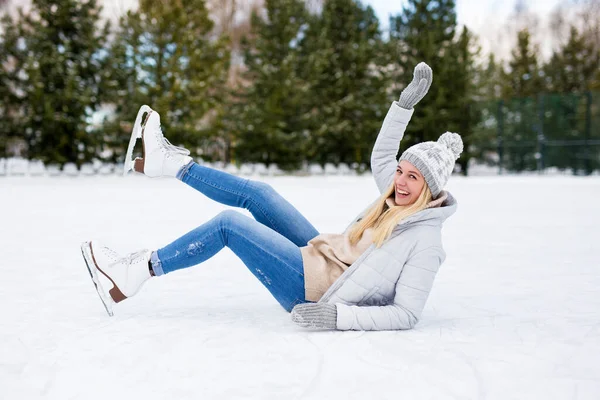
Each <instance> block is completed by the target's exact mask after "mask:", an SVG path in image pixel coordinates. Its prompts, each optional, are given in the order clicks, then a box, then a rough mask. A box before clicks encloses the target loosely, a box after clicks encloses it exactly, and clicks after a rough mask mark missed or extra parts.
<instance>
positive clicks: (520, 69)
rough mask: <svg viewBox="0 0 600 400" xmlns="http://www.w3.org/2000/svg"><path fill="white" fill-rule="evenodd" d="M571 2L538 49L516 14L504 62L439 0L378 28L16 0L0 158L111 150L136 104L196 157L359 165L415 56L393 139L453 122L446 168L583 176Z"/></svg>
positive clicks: (5, 25)
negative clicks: (545, 53) (420, 69)
mask: <svg viewBox="0 0 600 400" xmlns="http://www.w3.org/2000/svg"><path fill="white" fill-rule="evenodd" d="M577 3H578V7H579V8H578V9H580V10H581V14H580V16H581V17H582V18H580V19H577V18H575V19H573V21H567V20H566V19H561V18H559V17H560V16H561V15H562V14H561V13H558V14H556V16H557V17H556V18H555V19H554V20H553V23H554V24H555V31H556V32H562V34H561V35H559V37H560V38H562V40H558V41H557V42H556V46H555V49H554V51H553V54H552V56H551V57H550V58H548V59H547V60H543V59H542V57H541V53H540V49H539V45H537V44H536V43H534V41H533V40H532V35H531V32H530V25H529V24H527V23H526V22H525V23H523V24H522V25H521V26H516V27H515V29H514V30H513V31H514V32H513V34H514V35H515V38H514V39H515V46H514V48H513V50H512V52H511V54H510V56H509V57H508V58H507V59H506V60H503V59H500V58H499V57H497V56H496V55H495V53H496V52H495V51H494V50H493V49H492V51H490V52H489V54H490V55H489V56H483V55H482V52H481V49H480V46H479V43H478V39H477V38H476V37H475V36H474V35H473V33H472V32H470V31H469V30H468V29H467V28H466V27H459V26H458V25H457V21H456V7H455V1H454V0H435V1H434V0H409V1H408V2H407V3H406V5H405V7H404V8H403V10H402V11H401V12H400V14H399V15H396V16H393V17H391V18H390V23H389V30H388V31H386V32H382V29H381V25H380V21H378V19H377V17H376V15H375V13H374V11H373V9H372V8H371V7H368V6H364V5H363V4H361V3H360V2H358V1H354V0H324V1H301V0H265V1H263V2H256V3H253V2H251V1H241V0H222V1H217V0H214V1H208V2H207V1H204V0H185V1H184V0H171V1H167V0H164V1H159V0H140V2H139V7H137V8H136V9H135V10H134V11H129V12H127V13H126V14H125V15H124V16H122V18H120V20H119V21H118V22H117V23H116V24H112V25H111V24H110V23H109V22H107V21H105V20H103V19H102V18H101V16H100V11H101V6H100V5H99V4H98V2H97V1H95V0H88V1H83V0H79V1H77V0H33V1H32V5H31V7H29V8H28V9H27V10H26V11H24V10H23V9H20V10H19V11H18V13H17V14H16V15H13V16H9V15H8V14H6V15H5V16H4V18H3V19H2V21H1V23H0V157H9V156H13V155H20V156H22V157H25V158H28V159H37V160H41V161H43V162H45V163H49V164H58V165H63V164H65V163H67V162H73V163H76V164H77V165H81V164H83V163H86V162H90V161H92V160H101V161H107V162H121V161H122V160H123V157H124V152H125V149H126V146H127V142H128V140H129V135H130V132H131V123H132V122H133V120H134V119H135V116H136V112H137V109H138V108H139V106H140V105H142V104H148V105H151V106H152V107H153V108H154V109H156V110H157V111H159V113H160V114H161V119H162V126H163V130H164V131H165V132H166V134H167V137H168V138H169V140H170V141H171V142H173V143H174V144H180V145H183V146H186V147H188V148H189V149H190V150H191V151H192V153H193V155H195V156H197V157H202V158H203V159H205V160H207V161H223V162H229V163H238V164H239V163H247V162H250V163H264V164H266V165H271V164H275V165H277V166H278V167H279V168H281V169H284V170H292V169H297V168H299V167H301V166H302V165H304V164H306V163H318V164H321V165H324V164H326V163H333V164H339V163H345V164H348V165H353V166H354V168H356V169H358V170H363V169H366V168H368V164H369V157H370V152H371V149H372V146H373V143H374V140H375V138H376V136H377V133H378V129H379V127H380V125H381V122H382V121H383V118H384V117H385V113H386V112H387V109H388V107H389V104H390V103H391V102H392V101H393V100H395V99H397V97H398V96H399V94H400V92H401V90H402V89H403V87H404V85H406V84H408V83H409V82H410V81H411V79H412V70H413V68H414V66H415V65H416V64H417V63H418V62H420V61H426V62H427V63H428V64H429V65H430V66H431V67H432V68H433V70H434V85H433V86H432V87H431V90H430V92H429V94H428V96H427V97H425V99H424V100H423V101H422V102H421V103H420V104H419V106H418V107H417V109H416V112H415V115H414V117H413V120H412V122H411V125H410V127H409V129H408V132H407V135H406V136H405V139H404V142H403V144H402V147H403V148H405V147H406V146H409V145H411V144H413V143H416V142H420V141H423V140H436V139H437V138H438V137H439V135H440V134H441V133H443V132H445V131H455V132H459V133H461V135H462V136H463V140H464V142H465V149H466V151H465V153H464V155H463V157H461V159H460V160H459V163H460V167H461V170H462V172H463V173H466V172H467V167H468V165H469V160H470V159H471V158H474V159H476V160H478V161H480V162H486V163H491V164H494V163H495V164H500V166H501V167H504V168H507V169H509V170H516V171H520V170H531V169H540V168H545V167H548V166H556V167H559V168H571V169H573V170H574V171H578V170H581V171H584V172H586V173H589V172H591V171H592V170H594V169H600V132H599V130H600V96H599V95H598V93H597V92H596V91H600V40H599V38H600V33H599V32H600V30H599V24H600V23H599V21H600V18H598V17H600V11H599V10H600V6H599V1H598V0H587V1H583V2H582V1H579V2H577ZM0 6H1V3H0ZM594 16H595V17H594ZM524 21H526V19H524Z"/></svg>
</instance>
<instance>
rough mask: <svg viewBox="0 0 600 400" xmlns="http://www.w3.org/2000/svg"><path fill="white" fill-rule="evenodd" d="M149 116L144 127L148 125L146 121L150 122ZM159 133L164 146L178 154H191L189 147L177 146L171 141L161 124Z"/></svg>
mask: <svg viewBox="0 0 600 400" xmlns="http://www.w3.org/2000/svg"><path fill="white" fill-rule="evenodd" d="M150 111H153V110H150ZM155 112H156V111H155ZM148 117H149V115H148ZM148 117H146V120H145V121H144V123H143V124H142V127H144V126H145V125H146V123H147V122H148ZM158 133H159V138H160V144H161V145H162V146H164V147H165V148H167V149H168V150H172V151H174V152H176V153H178V154H181V155H184V156H189V155H190V151H189V150H188V149H186V148H183V147H179V146H175V145H174V144H173V143H171V142H169V139H167V138H166V137H165V135H164V134H163V131H162V126H161V125H160V124H159V125H158Z"/></svg>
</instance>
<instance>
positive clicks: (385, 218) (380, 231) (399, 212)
mask: <svg viewBox="0 0 600 400" xmlns="http://www.w3.org/2000/svg"><path fill="white" fill-rule="evenodd" d="M395 190H396V187H395V185H394V183H393V182H392V184H391V185H390V187H389V188H388V189H387V190H386V191H385V192H384V193H383V194H382V195H381V196H380V197H379V199H377V201H376V202H375V204H373V206H371V208H369V209H368V210H367V212H366V213H365V215H364V216H363V218H362V219H361V220H360V221H359V222H357V223H355V224H354V226H352V227H351V228H350V231H349V238H350V243H352V244H356V243H358V241H359V240H360V238H361V237H362V235H363V233H364V232H365V231H366V230H367V229H369V228H373V243H375V245H376V246H377V247H381V245H382V244H383V242H385V241H386V239H387V238H388V237H390V235H391V234H392V231H393V230H394V227H395V226H396V225H398V223H399V222H400V221H402V220H403V219H404V218H407V217H409V216H411V215H413V214H414V213H416V212H419V211H421V210H424V209H425V208H426V207H427V204H429V202H430V201H431V199H432V197H433V196H432V195H431V190H430V189H429V186H427V183H425V184H424V185H423V190H421V194H420V195H419V197H418V198H417V200H416V201H415V202H414V203H412V204H410V205H408V206H392V207H388V206H387V203H386V202H385V200H386V199H387V198H388V197H390V196H391V195H392V194H393V193H395Z"/></svg>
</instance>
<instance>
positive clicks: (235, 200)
mask: <svg viewBox="0 0 600 400" xmlns="http://www.w3.org/2000/svg"><path fill="white" fill-rule="evenodd" d="M177 178H178V179H180V180H181V181H182V182H184V183H186V184H187V185H189V186H191V187H193V188H194V189H196V190H198V191H199V192H201V193H203V194H204V195H206V196H207V197H208V198H210V199H212V200H215V201H217V202H219V203H222V204H225V205H228V206H233V207H241V208H245V209H247V210H248V211H250V213H251V214H252V216H253V217H254V218H255V219H256V220H257V221H258V222H260V223H261V224H263V225H265V226H267V227H269V228H271V229H273V230H274V231H276V232H278V233H280V234H281V235H283V236H285V237H286V238H288V239H289V240H290V241H292V243H294V244H295V245H296V246H299V247H302V246H306V244H307V243H308V241H309V240H311V239H312V238H314V237H315V236H317V235H318V234H319V232H318V231H317V229H316V228H315V227H314V226H313V225H312V224H311V223H310V222H309V221H308V220H307V219H306V218H305V217H304V216H303V215H302V214H301V213H300V212H299V211H298V210H297V209H296V208H295V207H294V206H293V205H291V204H290V203H289V202H288V201H287V200H286V199H284V198H283V197H282V196H281V195H280V194H279V193H277V191H275V190H274V189H273V188H272V187H271V186H270V185H268V184H266V183H263V182H258V181H253V180H250V179H245V178H240V177H238V176H235V175H231V174H228V173H226V172H223V171H218V170H215V169H212V168H208V167H205V166H202V165H198V164H196V163H194V162H191V163H189V164H188V165H187V166H185V167H184V168H182V169H181V170H180V171H179V173H178V174H177Z"/></svg>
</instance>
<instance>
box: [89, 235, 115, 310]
mask: <svg viewBox="0 0 600 400" xmlns="http://www.w3.org/2000/svg"><path fill="white" fill-rule="evenodd" d="M90 246H91V243H90V242H84V243H82V244H81V254H82V255H83V260H84V261H85V266H86V267H87V270H88V272H89V273H90V277H91V278H92V282H93V283H94V288H95V289H96V292H97V293H98V296H100V300H101V301H102V305H103V306H104V309H105V310H106V312H107V313H108V315H109V316H110V317H112V316H113V315H114V313H113V311H112V306H113V305H114V301H113V300H112V299H111V298H110V296H107V295H106V292H105V291H104V288H103V287H102V284H100V280H99V279H98V274H97V273H96V264H95V263H94V259H93V257H92V251H91V248H90Z"/></svg>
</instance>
